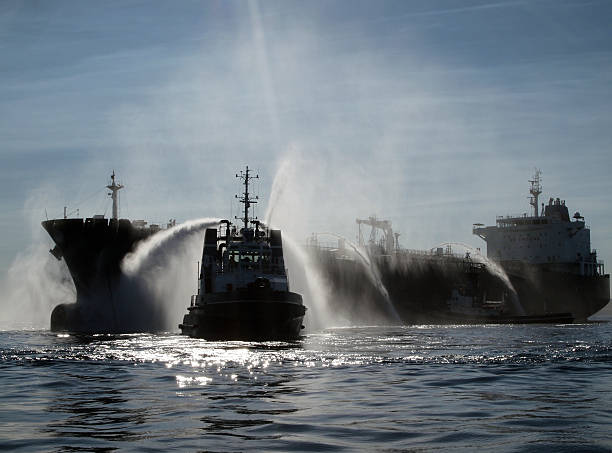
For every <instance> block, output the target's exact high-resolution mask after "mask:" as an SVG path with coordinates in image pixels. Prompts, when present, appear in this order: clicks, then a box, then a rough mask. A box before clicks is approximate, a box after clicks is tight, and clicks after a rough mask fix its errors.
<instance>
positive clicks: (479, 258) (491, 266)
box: [434, 242, 526, 315]
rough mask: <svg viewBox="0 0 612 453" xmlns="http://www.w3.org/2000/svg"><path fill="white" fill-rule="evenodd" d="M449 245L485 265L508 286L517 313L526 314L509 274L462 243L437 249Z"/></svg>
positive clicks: (441, 245)
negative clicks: (463, 251)
mask: <svg viewBox="0 0 612 453" xmlns="http://www.w3.org/2000/svg"><path fill="white" fill-rule="evenodd" d="M447 245H450V246H457V247H461V248H462V249H464V250H465V251H467V252H469V253H470V257H472V258H473V259H474V260H476V261H477V262H479V263H483V264H485V265H486V266H487V270H488V271H489V272H490V273H491V274H493V275H494V276H496V277H498V278H499V279H500V280H501V281H502V282H503V283H504V285H506V288H507V289H508V291H509V293H510V303H511V304H512V307H513V308H514V310H515V311H516V313H517V314H518V315H525V314H526V313H525V309H524V308H523V306H522V305H521V301H520V300H519V297H518V293H517V292H516V289H515V288H514V285H513V284H512V282H511V281H510V278H508V274H506V271H505V270H504V269H503V268H502V267H501V266H500V265H499V264H497V263H496V262H495V261H493V260H490V259H489V258H487V257H486V256H484V255H483V254H482V253H481V252H480V250H479V249H476V248H474V247H472V246H470V245H467V244H464V243H462V242H445V243H443V244H439V245H437V246H436V247H446V246H447ZM436 247H434V248H436Z"/></svg>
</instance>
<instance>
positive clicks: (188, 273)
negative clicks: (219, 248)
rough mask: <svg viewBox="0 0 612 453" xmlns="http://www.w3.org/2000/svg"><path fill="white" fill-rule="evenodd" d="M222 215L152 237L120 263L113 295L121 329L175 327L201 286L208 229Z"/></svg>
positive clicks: (182, 225)
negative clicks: (199, 269)
mask: <svg viewBox="0 0 612 453" xmlns="http://www.w3.org/2000/svg"><path fill="white" fill-rule="evenodd" d="M218 223H219V219H216V218H202V219H197V220H190V221H187V222H184V223H182V224H180V225H177V226H174V227H172V228H169V229H168V230H165V231H162V232H159V233H157V234H155V235H153V236H150V237H149V238H148V239H146V240H145V241H143V242H141V243H140V244H139V245H138V247H137V248H136V250H135V251H134V252H133V253H130V254H128V255H126V256H125V257H124V259H123V261H122V263H121V269H122V272H123V274H122V276H121V282H120V284H119V288H118V290H117V292H116V294H115V296H114V298H115V300H116V302H115V303H114V304H113V306H112V307H111V308H112V309H113V311H114V313H113V316H114V320H113V322H114V323H115V324H116V325H117V326H118V329H117V330H176V328H177V325H178V323H179V322H180V320H181V318H182V315H183V314H184V312H185V307H186V306H187V305H188V304H189V300H190V296H191V294H193V293H194V290H195V287H196V284H197V270H196V267H197V266H196V261H197V260H199V259H200V256H201V254H202V244H203V234H202V233H203V230H205V229H206V228H211V227H214V226H217V225H218Z"/></svg>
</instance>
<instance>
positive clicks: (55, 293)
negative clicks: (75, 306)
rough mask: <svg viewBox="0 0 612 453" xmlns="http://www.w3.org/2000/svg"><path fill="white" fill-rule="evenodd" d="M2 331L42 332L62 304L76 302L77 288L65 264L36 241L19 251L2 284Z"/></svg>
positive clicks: (43, 244) (0, 323)
mask: <svg viewBox="0 0 612 453" xmlns="http://www.w3.org/2000/svg"><path fill="white" fill-rule="evenodd" d="M1 291H2V298H1V302H0V307H1V309H2V320H1V322H0V327H1V328H6V329H15V328H17V329H22V328H27V329H43V328H48V327H49V315H50V314H51V310H52V309H53V307H54V306H55V305H57V304H60V303H70V302H74V300H75V299H76V289H75V287H74V283H73V282H72V278H71V277H70V273H69V272H68V267H67V266H66V263H65V262H64V261H57V260H56V259H55V258H54V257H53V256H52V255H51V254H50V253H49V245H48V244H46V243H44V242H42V241H41V242H37V243H34V244H32V245H30V246H29V247H28V248H27V249H26V250H24V251H22V252H20V253H19V254H18V255H17V257H16V258H15V259H14V260H13V262H12V263H11V266H10V268H9V270H8V273H7V275H6V276H5V278H4V279H3V281H2V282H1Z"/></svg>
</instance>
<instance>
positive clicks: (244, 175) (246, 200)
mask: <svg viewBox="0 0 612 453" xmlns="http://www.w3.org/2000/svg"><path fill="white" fill-rule="evenodd" d="M249 173H250V170H249V166H248V165H247V167H246V171H245V172H242V171H240V174H236V178H240V179H242V181H243V184H244V193H243V194H242V198H238V195H236V198H238V200H239V201H240V203H242V204H244V217H243V219H242V222H243V223H244V229H245V230H247V229H248V228H249V208H250V207H251V205H252V204H255V203H257V201H256V200H258V199H259V197H258V196H256V197H255V198H251V197H249V181H250V180H251V179H259V175H255V176H251V175H250V174H249Z"/></svg>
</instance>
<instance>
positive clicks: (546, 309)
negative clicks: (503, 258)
mask: <svg viewBox="0 0 612 453" xmlns="http://www.w3.org/2000/svg"><path fill="white" fill-rule="evenodd" d="M502 267H503V268H504V270H505V271H506V273H507V274H508V278H509V279H510V282H511V283H512V285H513V286H514V288H515V290H516V292H517V294H518V296H519V299H520V302H521V305H522V306H523V307H524V309H525V311H526V312H527V313H559V312H568V313H571V314H572V316H573V317H574V319H575V321H576V322H585V321H586V320H587V319H588V318H589V316H592V315H593V314H595V313H597V312H598V311H599V310H601V309H602V308H604V307H605V306H606V305H607V304H608V303H609V302H610V276H609V275H607V274H606V275H579V274H577V273H575V272H571V271H570V270H569V269H566V268H564V267H562V266H557V267H556V268H551V267H549V266H542V265H529V264H525V263H502Z"/></svg>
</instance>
